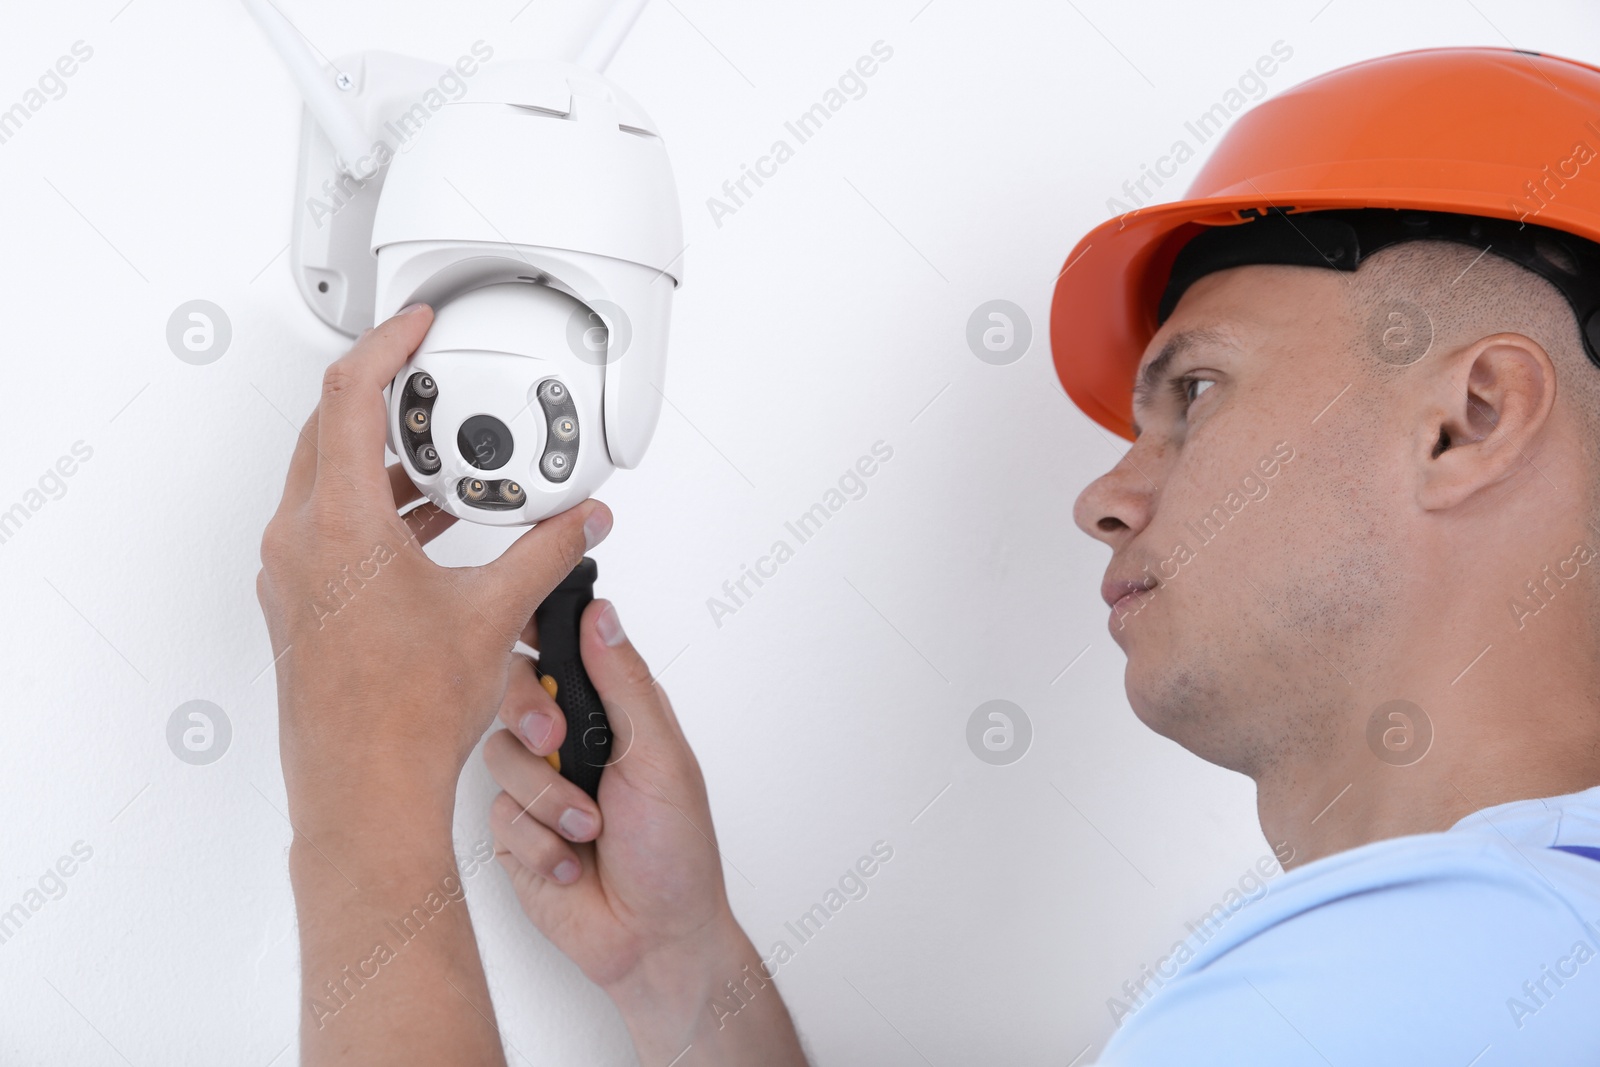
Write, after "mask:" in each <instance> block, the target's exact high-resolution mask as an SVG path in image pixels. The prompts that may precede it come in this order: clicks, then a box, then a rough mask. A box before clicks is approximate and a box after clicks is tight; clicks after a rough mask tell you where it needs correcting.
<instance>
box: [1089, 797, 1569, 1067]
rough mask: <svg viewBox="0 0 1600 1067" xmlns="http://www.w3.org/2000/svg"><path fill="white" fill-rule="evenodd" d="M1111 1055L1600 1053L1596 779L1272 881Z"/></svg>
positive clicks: (1544, 1066) (1194, 1063) (1393, 1058)
mask: <svg viewBox="0 0 1600 1067" xmlns="http://www.w3.org/2000/svg"><path fill="white" fill-rule="evenodd" d="M1188 943H1189V945H1190V947H1191V948H1192V949H1193V951H1194V953H1195V954H1194V957H1193V958H1192V959H1189V960H1188V961H1187V962H1186V963H1185V964H1184V965H1183V966H1182V967H1181V968H1179V969H1178V971H1177V974H1176V976H1175V977H1173V978H1171V979H1170V980H1166V981H1164V982H1163V983H1162V985H1161V988H1160V989H1157V990H1154V991H1153V994H1152V995H1151V996H1150V997H1149V999H1148V1000H1146V1001H1145V1002H1144V1003H1143V1005H1142V1006H1141V1007H1139V1009H1138V1010H1137V1011H1136V1012H1135V1013H1134V1014H1132V1015H1130V1016H1128V1017H1127V1018H1126V1019H1124V1020H1123V1022H1122V1025H1121V1027H1120V1028H1119V1029H1118V1030H1117V1032H1116V1034H1115V1035H1114V1036H1113V1037H1112V1039H1111V1041H1110V1042H1109V1043H1108V1044H1107V1046H1106V1048H1105V1052H1104V1054H1103V1055H1102V1056H1101V1058H1100V1059H1099V1060H1098V1061H1097V1062H1098V1063H1099V1064H1100V1065H1101V1067H1205V1065H1212V1064H1214V1065H1217V1067H1251V1065H1255V1064H1260V1065H1263V1067H1267V1065H1270V1067H1301V1065H1306V1067H1330V1065H1331V1067H1380V1065H1387V1064H1395V1065H1403V1067H1423V1065H1430V1067H1431V1065H1433V1064H1443V1065H1448V1067H1512V1065H1515V1067H1524V1065H1537V1067H1579V1065H1582V1067H1596V1065H1600V786H1596V787H1594V788H1592V789H1586V790H1584V791H1582V792H1579V793H1570V794H1568V795H1566V796H1559V797H1547V798H1543V799H1537V800H1519V801H1514V802H1512V803H1509V804H1499V805H1496V806H1495V807H1492V808H1484V809H1483V810H1481V811H1477V812H1474V813H1473V814H1471V815H1468V816H1467V817H1466V818H1464V819H1462V820H1461V821H1460V822H1458V823H1456V824H1455V825H1454V826H1452V827H1451V828H1450V829H1449V830H1446V831H1444V832H1443V833H1430V834H1415V835H1411V836H1408V837H1397V838H1392V839H1390V840H1387V841H1379V842H1375V843H1373V844H1370V845H1363V846H1361V847H1360V848H1353V849H1350V850H1349V851H1347V852H1341V853H1338V854H1336V855H1333V856H1326V857H1324V858H1322V859H1319V860H1314V861H1312V862H1311V863H1307V864H1305V865H1304V866H1301V867H1297V868H1295V869H1294V870H1292V871H1289V872H1287V873H1285V874H1283V875H1281V876H1280V877H1278V878H1277V879H1275V880H1273V881H1271V882H1269V883H1267V888H1266V891H1265V892H1264V893H1263V894H1261V895H1259V896H1257V897H1256V898H1255V899H1254V900H1253V901H1250V902H1248V903H1246V904H1244V905H1243V906H1242V907H1239V908H1238V910H1236V911H1235V912H1233V913H1232V914H1231V915H1230V916H1229V918H1228V919H1227V921H1226V922H1224V923H1222V924H1221V928H1220V929H1218V930H1216V931H1214V932H1213V933H1211V934H1210V936H1209V939H1208V940H1205V941H1204V942H1201V940H1200V938H1199V936H1195V935H1191V937H1190V938H1189V942H1188Z"/></svg>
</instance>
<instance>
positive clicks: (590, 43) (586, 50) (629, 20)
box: [572, 0, 650, 74]
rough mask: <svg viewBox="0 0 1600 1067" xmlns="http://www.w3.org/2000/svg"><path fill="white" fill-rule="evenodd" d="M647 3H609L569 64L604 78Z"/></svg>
mask: <svg viewBox="0 0 1600 1067" xmlns="http://www.w3.org/2000/svg"><path fill="white" fill-rule="evenodd" d="M649 2H650V0H610V3H608V4H607V6H606V12H605V14H604V15H601V16H600V21H599V23H598V24H596V26H595V28H594V31H593V32H592V33H590V34H589V39H588V40H587V41H585V42H584V43H583V44H582V46H580V47H579V49H578V51H577V54H576V55H574V56H573V58H572V62H574V63H576V64H577V65H578V66H580V67H586V68H588V69H589V70H592V71H594V72H595V73H596V74H604V73H605V72H606V68H607V67H609V66H610V65H611V60H612V59H613V58H614V57H615V56H616V54H617V49H619V48H621V47H622V42H623V41H625V40H627V37H628V32H629V31H630V30H632V29H633V24H634V22H636V21H637V20H638V18H639V12H641V11H643V10H644V6H645V4H647V3H649Z"/></svg>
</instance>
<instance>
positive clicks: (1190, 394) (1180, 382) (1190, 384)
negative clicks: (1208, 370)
mask: <svg viewBox="0 0 1600 1067" xmlns="http://www.w3.org/2000/svg"><path fill="white" fill-rule="evenodd" d="M1216 384H1217V383H1216V382H1214V381H1212V380H1211V379H1209V378H1195V377H1191V376H1187V375H1186V376H1184V377H1182V378H1175V379H1173V382H1172V388H1173V391H1174V392H1175V393H1176V394H1177V397H1178V402H1179V403H1180V404H1181V405H1182V406H1183V409H1184V410H1185V411H1187V410H1189V405H1191V404H1193V403H1194V402H1195V401H1196V400H1199V399H1200V394H1201V393H1203V392H1205V391H1206V390H1207V389H1209V388H1210V387H1211V386H1213V385H1216Z"/></svg>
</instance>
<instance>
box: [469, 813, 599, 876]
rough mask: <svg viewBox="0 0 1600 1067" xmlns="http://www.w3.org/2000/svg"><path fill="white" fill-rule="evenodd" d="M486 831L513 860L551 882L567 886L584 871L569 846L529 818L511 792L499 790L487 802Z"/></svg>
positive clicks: (546, 828) (576, 855)
mask: <svg viewBox="0 0 1600 1067" xmlns="http://www.w3.org/2000/svg"><path fill="white" fill-rule="evenodd" d="M489 831H490V832H491V833H492V834H494V839H495V841H496V842H498V843H499V845H500V846H501V847H503V848H504V849H505V850H506V851H507V852H509V853H510V854H511V858H512V859H514V860H516V861H517V862H518V863H520V864H522V865H523V866H524V867H527V868H528V869H529V870H531V871H534V872H535V873H537V874H541V875H543V876H544V877H546V878H548V879H550V880H551V881H553V882H558V883H560V884H562V885H570V884H572V883H573V882H576V881H577V880H578V878H579V876H580V875H582V874H583V864H582V863H581V862H580V861H579V859H578V854H577V853H576V852H574V851H573V848H572V846H571V845H569V844H567V843H566V842H565V841H563V840H561V838H559V837H557V836H556V835H555V834H554V833H552V832H551V831H550V830H549V828H548V827H544V826H540V825H539V824H538V823H536V822H534V821H533V820H532V819H530V818H528V817H527V816H526V815H525V814H524V813H523V809H522V805H521V804H519V803H518V802H517V800H516V798H515V797H513V796H512V795H511V794H510V793H501V794H500V795H499V796H497V797H495V798H494V801H493V802H492V803H491V804H490V805H489Z"/></svg>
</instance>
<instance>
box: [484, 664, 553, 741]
mask: <svg viewBox="0 0 1600 1067" xmlns="http://www.w3.org/2000/svg"><path fill="white" fill-rule="evenodd" d="M516 659H517V660H519V661H520V662H514V663H512V664H511V680H510V682H509V683H507V685H506V695H505V698H504V699H502V700H501V701H500V721H501V722H503V723H505V724H506V728H507V729H509V730H511V731H512V732H513V733H515V734H516V735H517V737H518V738H519V739H520V740H521V741H522V743H523V744H524V745H526V746H527V747H528V751H529V752H532V753H533V754H534V755H535V756H548V755H549V754H550V753H552V752H554V751H556V750H557V749H559V748H560V747H561V742H562V741H564V740H566V737H567V718H566V716H565V715H563V714H562V712H561V707H560V706H559V705H558V704H557V703H556V700H555V697H553V696H551V695H550V693H549V691H548V690H547V689H545V687H544V686H543V685H541V684H540V683H539V677H538V675H539V669H538V668H537V667H535V666H534V665H533V663H532V662H531V661H529V660H528V659H527V658H526V657H524V656H517V657H516Z"/></svg>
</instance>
